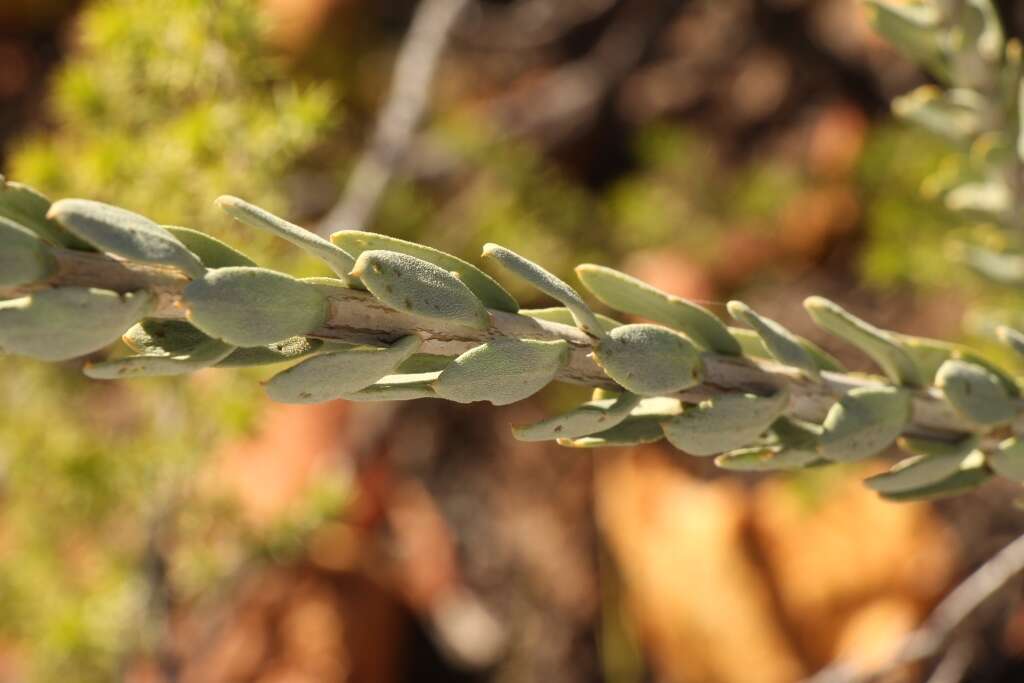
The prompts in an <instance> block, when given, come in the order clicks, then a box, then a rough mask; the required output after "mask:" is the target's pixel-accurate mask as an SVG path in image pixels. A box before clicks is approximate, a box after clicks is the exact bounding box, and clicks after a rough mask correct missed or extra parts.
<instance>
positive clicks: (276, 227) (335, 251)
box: [217, 195, 358, 284]
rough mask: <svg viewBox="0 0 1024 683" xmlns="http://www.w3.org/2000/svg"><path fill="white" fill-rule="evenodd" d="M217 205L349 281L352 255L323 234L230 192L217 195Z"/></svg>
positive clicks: (233, 216)
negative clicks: (300, 250) (317, 233)
mask: <svg viewBox="0 0 1024 683" xmlns="http://www.w3.org/2000/svg"><path fill="white" fill-rule="evenodd" d="M217 206H219V207H220V208H222V209H224V211H226V212H227V213H228V214H229V215H230V216H231V217H232V218H234V219H235V220H237V221H240V222H242V223H245V224H246V225H251V226H253V227H255V228H261V229H263V230H267V231H269V232H272V233H274V234H275V235H277V236H278V237H280V238H282V239H285V240H287V241H289V242H291V243H292V244H294V245H295V246H297V247H299V248H300V249H303V250H305V251H306V252H307V253H309V254H311V255H313V256H315V257H316V258H318V259H320V260H321V261H323V262H324V263H326V264H327V265H328V266H329V267H330V269H331V270H333V271H334V272H335V273H336V274H337V275H338V277H339V278H341V279H342V280H344V281H345V282H349V283H352V278H350V277H349V272H350V271H351V270H352V267H353V266H354V265H355V259H354V258H352V255H351V254H349V253H348V252H346V251H345V250H344V249H341V248H340V247H338V246H336V245H334V244H331V243H330V242H328V241H327V240H325V239H324V238H323V237H320V236H318V235H315V234H313V233H312V232H310V231H309V230H306V229H304V228H301V227H299V226H298V225H295V224H294V223H290V222H288V221H286V220H284V219H283V218H279V217H277V216H275V215H274V214H272V213H270V212H269V211H267V210H265V209H261V208H260V207H258V206H255V205H254V204H250V203H249V202H247V201H245V200H244V199H239V198H238V197H232V196H231V195H223V196H220V197H218V198H217ZM355 284H358V283H355Z"/></svg>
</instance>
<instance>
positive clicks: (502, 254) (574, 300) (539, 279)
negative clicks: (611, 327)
mask: <svg viewBox="0 0 1024 683" xmlns="http://www.w3.org/2000/svg"><path fill="white" fill-rule="evenodd" d="M483 257H484V258H489V259H493V260H494V261H497V262H498V264H499V265H501V267H502V268H504V269H505V270H507V271H509V272H510V273H513V274H515V275H518V276H519V277H521V278H523V279H524V280H526V281H527V282H529V283H530V284H531V285H533V286H534V287H536V288H537V289H539V290H540V291H541V292H543V293H545V294H547V295H548V296H550V297H551V298H552V299H555V300H556V301H558V302H559V303H560V304H562V305H563V306H565V307H566V308H568V309H569V311H570V312H571V313H572V317H573V319H574V320H575V321H576V325H577V326H578V327H579V328H580V329H581V330H583V331H584V332H586V333H588V334H589V335H591V336H592V337H596V338H600V337H603V336H604V329H603V327H602V326H601V322H600V321H599V320H598V319H597V316H596V315H594V312H593V311H591V310H590V306H587V304H586V303H585V302H584V301H583V299H581V298H580V295H579V294H578V293H577V292H576V290H575V289H573V288H572V287H570V286H569V285H567V284H566V283H565V282H563V281H562V280H560V279H558V278H557V277H555V276H554V275H552V274H551V273H549V272H548V271H546V270H545V269H543V268H541V267H540V266H538V265H537V264H536V263H534V262H533V261H530V260H529V259H525V258H523V257H522V256H520V255H519V254H517V253H515V252H514V251H512V250H511V249H506V248H505V247H502V246H500V245H497V244H490V243H488V244H485V245H484V252H483Z"/></svg>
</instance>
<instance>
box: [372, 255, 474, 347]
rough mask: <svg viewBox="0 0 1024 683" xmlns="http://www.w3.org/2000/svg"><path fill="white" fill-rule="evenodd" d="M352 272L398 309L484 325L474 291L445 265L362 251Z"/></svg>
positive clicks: (407, 256) (458, 321)
mask: <svg viewBox="0 0 1024 683" xmlns="http://www.w3.org/2000/svg"><path fill="white" fill-rule="evenodd" d="M352 274H353V275H355V276H357V277H359V278H360V279H361V280H362V281H363V284H364V285H366V288H367V289H368V290H370V292H371V293H372V294H373V295H374V296H375V297H377V298H378V299H380V300H381V301H382V302H384V303H385V304H387V305H388V306H390V307H391V308H394V309H395V310H398V311H404V312H406V313H411V314H413V315H419V316H422V317H425V318H433V319H436V320H446V321H449V322H453V323H457V324H459V325H464V326H466V327H471V328H473V329H477V330H483V329H487V327H488V326H489V325H490V317H489V316H488V315H487V310H486V309H485V308H484V305H483V304H482V303H481V302H480V299H478V298H476V295H475V294H473V291H472V290H471V289H469V287H467V286H466V285H465V284H464V283H463V282H462V280H460V279H459V278H457V277H455V276H454V275H452V274H451V273H449V272H448V271H447V270H445V269H444V268H441V267H439V266H435V265H434V264H433V263H429V262H427V261H424V260H423V259H420V258H416V257H415V256H409V255H408V254H401V253H399V252H397V251H377V250H370V251H364V252H363V253H362V254H360V255H359V259H358V260H357V261H356V265H355V268H353V270H352Z"/></svg>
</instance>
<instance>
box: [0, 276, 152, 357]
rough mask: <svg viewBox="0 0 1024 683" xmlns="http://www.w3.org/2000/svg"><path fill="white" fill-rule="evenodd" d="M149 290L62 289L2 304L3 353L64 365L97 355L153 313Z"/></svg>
mask: <svg viewBox="0 0 1024 683" xmlns="http://www.w3.org/2000/svg"><path fill="white" fill-rule="evenodd" d="M153 305H154V301H153V296H152V294H150V293H149V292H146V291H139V292H134V293H129V294H118V293H117V292H111V291H109V290H106V289H92V288H84V287H60V288H58V289H45V290H41V291H38V292H34V293H33V294H31V295H29V296H23V297H20V298H17V299H8V300H6V301H0V350H3V351H4V352H7V353H16V354H20V355H22V356H29V357H30V358H38V359H40V360H49V361H59V360H67V359H69V358H76V357H78V356H83V355H85V354H87V353H92V352H93V351H97V350H99V349H101V348H103V347H104V346H106V345H107V344H110V343H111V342H114V341H116V340H117V338H118V337H120V336H121V333H122V332H124V331H125V330H126V329H127V328H129V327H130V326H131V325H132V324H134V323H135V322H136V321H137V320H139V319H140V318H142V317H144V316H145V315H146V314H147V313H149V312H150V311H151V310H152V308H153Z"/></svg>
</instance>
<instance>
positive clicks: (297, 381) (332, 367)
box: [265, 335, 423, 403]
mask: <svg viewBox="0 0 1024 683" xmlns="http://www.w3.org/2000/svg"><path fill="white" fill-rule="evenodd" d="M422 343H423V342H422V341H421V340H420V338H419V337H417V336H415V335H409V336H407V337H402V338H401V339H399V340H398V341H396V342H395V343H394V344H392V345H391V346H387V347H384V348H374V347H365V346H362V347H354V348H351V349H344V350H340V351H328V352H326V353H321V354H318V355H316V356H313V357H312V358H307V359H306V360H303V361H301V362H299V363H297V364H296V365H293V366H292V367H290V368H288V369H287V370H283V371H282V372H279V373H278V374H276V375H274V376H273V377H272V378H270V380H268V381H267V383H266V385H265V386H266V390H267V395H268V396H270V398H271V399H272V400H274V401H278V402H280V403H322V402H324V401H332V400H334V399H338V398H342V397H344V396H345V395H347V394H352V393H355V392H357V391H361V390H362V389H365V388H367V387H368V386H370V385H371V384H373V383H374V382H376V381H377V380H379V379H381V378H382V377H384V376H386V375H390V374H391V373H393V372H394V371H395V369H396V368H398V366H399V365H400V364H401V363H402V361H404V360H406V359H407V358H409V356H411V355H412V354H414V353H416V351H417V350H419V348H420V346H421V345H422Z"/></svg>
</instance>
